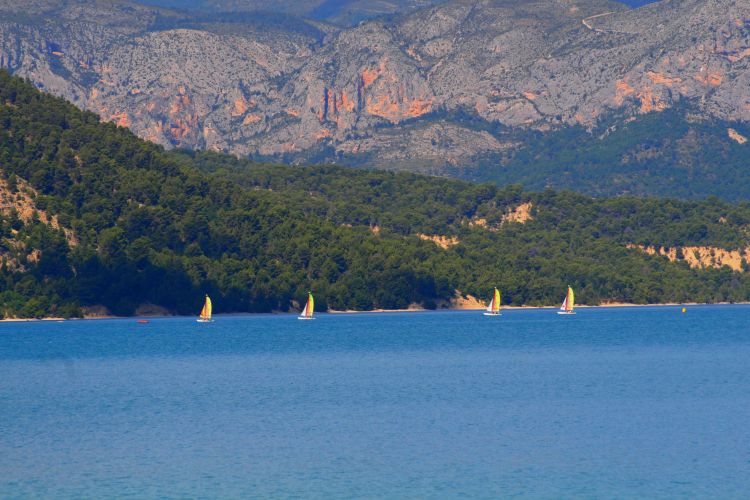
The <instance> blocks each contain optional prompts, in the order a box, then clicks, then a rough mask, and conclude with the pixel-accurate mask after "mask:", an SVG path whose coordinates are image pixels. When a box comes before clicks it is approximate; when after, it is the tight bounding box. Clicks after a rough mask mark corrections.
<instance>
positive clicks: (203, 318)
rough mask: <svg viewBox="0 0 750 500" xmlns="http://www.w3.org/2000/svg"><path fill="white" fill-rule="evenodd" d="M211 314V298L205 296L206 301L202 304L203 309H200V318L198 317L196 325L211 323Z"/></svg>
mask: <svg viewBox="0 0 750 500" xmlns="http://www.w3.org/2000/svg"><path fill="white" fill-rule="evenodd" d="M212 312H213V306H212V304H211V297H209V296H208V294H206V300H205V302H204V303H203V309H201V313H200V316H198V319H197V320H196V321H197V322H198V323H211V322H212V321H213V320H212V319H211V315H212Z"/></svg>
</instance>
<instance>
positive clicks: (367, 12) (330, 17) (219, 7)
mask: <svg viewBox="0 0 750 500" xmlns="http://www.w3.org/2000/svg"><path fill="white" fill-rule="evenodd" d="M441 1H443V0H308V1H299V0H274V1H271V0H184V1H181V0H144V1H142V2H140V3H143V4H146V5H157V6H161V7H170V8H179V9H186V10H195V11H199V12H253V11H265V12H279V13H285V14H292V15H296V16H301V17H309V18H311V19H317V20H321V21H328V22H331V23H335V24H339V25H342V26H351V25H354V24H356V23H358V22H360V21H363V20H366V19H370V18H373V17H377V16H382V15H384V14H394V13H403V12H409V11H413V10H416V9H419V8H421V7H428V6H430V5H434V4H437V3H440V2H441Z"/></svg>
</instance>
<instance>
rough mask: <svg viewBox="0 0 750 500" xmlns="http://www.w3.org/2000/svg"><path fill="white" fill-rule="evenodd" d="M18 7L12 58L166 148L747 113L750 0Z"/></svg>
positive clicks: (321, 146) (420, 151)
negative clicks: (400, 11) (345, 11)
mask: <svg viewBox="0 0 750 500" xmlns="http://www.w3.org/2000/svg"><path fill="white" fill-rule="evenodd" d="M12 5H15V4H14V3H13V2H9V1H8V0H6V1H5V2H4V3H0V11H4V12H9V11H11V10H13V9H12V8H11V6H12ZM45 9H47V10H46V11H45ZM14 12H16V14H14V15H16V16H20V17H17V18H16V19H15V20H14V19H12V18H7V17H6V19H4V20H3V21H2V22H0V66H3V67H6V68H9V69H10V70H11V71H12V72H13V73H15V74H18V75H20V76H25V77H29V78H31V79H32V80H33V81H35V83H36V84H37V85H38V86H40V87H41V88H43V89H45V90H48V91H50V92H53V93H55V94H57V95H61V96H63V97H66V98H67V99H70V100H71V101H73V102H74V103H75V104H77V105H78V106H80V107H83V108H85V109H90V110H93V111H95V112H97V113H99V114H100V115H101V116H102V117H103V118H104V119H107V120H111V121H114V122H115V123H118V124H120V125H123V126H128V127H129V128H131V129H132V130H133V131H134V132H135V133H136V134H138V135H139V136H140V137H143V138H146V139H148V140H151V141H154V142H156V143H158V144H161V145H163V146H165V147H178V148H179V147H187V148H200V149H208V150H215V151H223V152H229V153H232V154H235V155H238V156H252V157H255V158H272V159H284V160H285V161H288V162H296V163H299V162H309V161H311V160H323V161H347V159H352V163H354V164H365V165H372V164H371V163H368V162H367V161H362V159H365V160H366V159H367V158H377V159H378V161H379V163H380V164H378V165H377V166H383V165H382V164H386V165H385V166H388V165H387V164H389V163H390V164H393V165H398V166H401V168H404V167H408V166H409V165H414V168H417V169H419V168H420V166H423V167H422V168H421V170H423V171H430V172H434V173H439V174H445V173H450V172H451V171H453V170H455V169H474V170H479V171H481V170H482V169H483V168H484V167H485V166H487V165H488V164H489V165H492V162H495V161H501V160H498V158H499V159H502V158H504V157H507V156H513V154H515V152H516V151H519V150H523V149H524V148H528V147H532V148H533V143H522V142H518V140H517V139H516V138H515V137H514V134H509V135H505V134H491V133H487V132H486V131H481V130H474V129H472V128H467V127H465V126H464V125H463V124H462V123H460V122H456V121H451V120H448V119H444V118H443V116H442V115H451V114H455V113H458V112H460V113H463V114H470V115H473V116H474V118H475V119H476V120H479V121H482V122H483V123H485V125H486V127H485V128H487V127H496V126H502V127H506V128H507V129H508V130H534V131H539V132H541V133H546V132H550V131H556V130H561V129H565V128H568V127H577V126H581V127H584V128H586V129H588V130H593V129H595V128H596V127H597V124H598V122H599V120H601V119H602V117H606V116H607V115H608V114H609V113H610V112H612V111H616V112H622V113H624V114H626V115H628V117H634V118H636V119H638V118H639V117H640V116H642V115H644V114H648V113H654V112H656V113H659V112H662V111H664V110H667V109H670V108H672V107H675V106H678V105H680V104H681V103H683V102H686V101H690V102H692V101H696V102H698V103H700V113H701V114H702V116H703V117H704V118H707V119H720V120H726V121H728V122H740V123H742V122H747V121H748V120H750V92H748V90H747V89H748V88H750V85H748V82H750V66H748V64H749V63H748V61H750V6H747V5H746V4H745V3H743V2H738V1H734V0H708V1H705V2H704V1H698V0H663V1H662V2H659V3H657V4H651V5H647V6H644V7H641V8H639V9H628V8H627V7H625V6H624V5H622V4H619V3H616V2H609V1H606V0H581V1H574V0H534V1H530V2H525V3H523V4H517V3H516V2H509V1H500V0H497V1H489V0H483V1H480V2H469V1H465V0H453V1H450V2H445V3H441V4H440V5H437V6H432V7H428V8H425V9H422V10H420V11H419V12H416V13H411V14H405V15H398V16H395V17H391V18H389V19H387V20H374V21H368V22H364V23H361V24H359V25H357V26H354V27H351V28H343V29H331V30H329V29H328V28H324V27H322V26H320V25H314V24H310V22H308V21H305V20H301V19H297V18H289V17H282V18H278V22H277V23H276V24H272V23H268V26H267V27H266V26H265V25H264V24H263V21H262V20H256V22H255V23H253V22H251V20H252V16H251V17H250V18H246V19H239V18H238V19H237V20H236V21H237V22H234V21H233V20H232V19H227V18H224V19H221V18H215V19H214V20H211V21H206V20H204V21H201V19H200V18H199V17H191V14H188V13H179V12H175V11H169V10H166V9H158V8H154V7H145V6H139V5H135V4H130V3H126V2H112V3H108V2H77V1H69V2H63V1H62V0H59V1H53V0H35V1H34V2H32V3H31V4H30V6H29V7H27V8H26V9H25V12H24V13H23V15H21V14H18V9H16V10H15V11H14ZM39 12H42V14H39ZM44 12H46V14H44ZM263 19H265V18H263ZM518 135H519V134H515V136H516V137H517V136H518ZM488 158H490V159H491V160H487V159H488ZM687 160H688V161H689V160H690V158H687ZM488 161H489V162H490V163H488ZM479 177H481V175H480V176H479Z"/></svg>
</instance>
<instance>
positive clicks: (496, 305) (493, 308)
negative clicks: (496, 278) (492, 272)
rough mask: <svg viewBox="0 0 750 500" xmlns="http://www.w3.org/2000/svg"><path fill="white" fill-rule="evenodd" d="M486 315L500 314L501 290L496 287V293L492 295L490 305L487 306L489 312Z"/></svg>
mask: <svg viewBox="0 0 750 500" xmlns="http://www.w3.org/2000/svg"><path fill="white" fill-rule="evenodd" d="M484 315H485V316H500V292H499V291H498V289H497V288H495V293H494V294H493V295H492V300H490V305H489V306H487V312H486V313H484Z"/></svg>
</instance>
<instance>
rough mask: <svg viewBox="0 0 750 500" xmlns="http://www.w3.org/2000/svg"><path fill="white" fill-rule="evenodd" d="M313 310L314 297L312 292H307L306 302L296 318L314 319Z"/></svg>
mask: <svg viewBox="0 0 750 500" xmlns="http://www.w3.org/2000/svg"><path fill="white" fill-rule="evenodd" d="M314 312H315V299H313V294H312V292H307V304H305V308H304V309H302V312H301V313H300V315H299V316H297V319H315V318H313V313H314Z"/></svg>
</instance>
